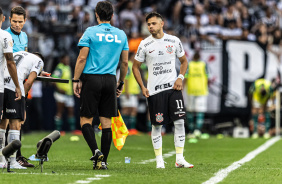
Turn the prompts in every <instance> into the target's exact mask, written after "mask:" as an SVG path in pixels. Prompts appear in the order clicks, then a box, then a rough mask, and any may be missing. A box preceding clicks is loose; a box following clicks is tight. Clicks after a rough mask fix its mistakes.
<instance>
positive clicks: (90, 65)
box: [78, 23, 129, 75]
mask: <svg viewBox="0 0 282 184" xmlns="http://www.w3.org/2000/svg"><path fill="white" fill-rule="evenodd" d="M78 46H79V47H89V54H88V56H87V60H86V64H85V67H84V70H83V73H84V74H111V75H116V69H117V65H118V63H119V58H120V54H121V52H122V51H123V50H129V48H128V42H127V37H126V34H125V33H124V31H122V30H120V29H118V28H116V27H113V26H111V25H110V24H107V23H104V24H99V25H97V26H92V27H89V28H87V29H86V31H85V32H84V34H83V35H82V37H81V39H80V41H79V43H78Z"/></svg>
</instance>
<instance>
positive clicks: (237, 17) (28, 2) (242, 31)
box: [0, 0, 282, 133]
mask: <svg viewBox="0 0 282 184" xmlns="http://www.w3.org/2000/svg"><path fill="white" fill-rule="evenodd" d="M98 2H99V0H11V1H0V6H1V7H2V9H3V10H4V15H5V16H6V17H9V14H10V10H11V8H12V7H14V6H22V7H24V8H25V9H26V11H27V14H28V16H27V22H26V24H25V26H24V29H23V31H24V32H26V33H27V34H28V38H29V46H28V50H29V51H30V52H34V51H39V52H41V53H42V54H43V56H44V57H45V60H46V61H45V67H44V70H45V71H47V72H51V73H53V72H54V71H55V68H56V66H57V65H58V63H59V62H64V63H66V65H69V66H70V68H71V71H73V69H74V66H75V62H76V58H77V55H78V53H79V49H78V47H77V43H78V40H79V39H80V37H81V36H82V34H83V32H84V31H85V30H86V29H87V27H89V26H93V25H97V21H96V20H95V16H94V14H95V12H94V9H95V6H96V4H97V3H98ZM110 2H111V3H112V4H113V5H114V17H113V20H112V25H114V26H116V27H118V28H120V29H122V30H124V31H125V33H126V34H127V37H128V41H129V48H130V50H129V51H130V57H129V59H130V60H131V61H132V57H133V56H134V54H135V53H136V51H137V48H138V45H139V43H140V42H141V40H142V39H144V38H145V37H147V36H149V35H150V33H149V32H148V29H147V25H146V21H145V15H146V13H148V12H152V11H157V12H159V13H160V14H161V15H162V16H163V17H164V19H165V24H164V25H165V26H164V31H165V32H166V33H169V34H172V35H176V36H178V37H179V38H180V39H181V41H182V43H183V47H184V50H185V51H186V55H187V57H188V58H189V57H190V58H191V56H190V50H201V47H203V45H202V44H210V45H213V46H217V45H218V46H221V43H222V42H221V40H230V39H232V40H249V41H253V42H257V43H258V44H259V45H260V46H262V47H263V48H265V49H268V50H269V51H270V52H272V53H274V54H275V55H276V56H277V57H278V58H279V60H280V57H281V53H282V52H280V51H281V48H282V47H281V28H282V1H279V0H110ZM7 27H9V21H5V22H4V24H3V26H2V29H6V28H7ZM66 56H67V57H66ZM62 60H63V61H62ZM144 71H145V69H144ZM144 80H146V73H144ZM132 85H133V84H132ZM134 89H135V87H134ZM54 91H58V90H57V88H56V87H54V85H52V84H49V83H43V84H42V83H41V82H37V83H35V84H34V86H33V88H32V91H31V93H30V103H29V110H28V113H29V116H28V123H27V125H26V128H24V129H25V130H43V129H44V130H48V129H54V127H55V123H56V122H55V121H56V118H58V116H59V115H58V113H57V111H58V106H56V105H55V104H56V102H55V99H54V97H53V93H54ZM128 93H129V92H128V91H127V92H126V94H125V95H129V94H128ZM130 93H132V94H134V95H136V96H138V102H139V105H138V106H137V107H136V108H135V109H133V110H132V109H131V110H130V109H129V110H127V109H126V110H125V111H124V113H125V115H126V116H128V119H130V117H131V116H132V117H135V118H136V120H135V121H136V122H137V123H136V125H133V128H134V129H135V128H136V129H138V130H139V131H143V132H147V131H150V128H149V126H148V123H147V122H148V119H147V107H146V100H145V99H144V97H143V96H142V94H140V91H138V90H137V91H136V90H135V91H132V92H130ZM78 104H79V103H78V99H75V104H74V106H73V109H68V110H69V111H68V113H65V115H64V112H61V115H60V116H61V119H62V120H65V121H67V119H69V118H73V117H76V127H75V128H72V129H78V127H79V118H78V117H79V114H78V113H79V107H78ZM121 109H122V106H121ZM64 116H65V118H64ZM125 118H127V117H125ZM72 121H74V120H72ZM140 122H141V123H140ZM70 127H71V126H68V125H63V127H62V130H70ZM133 133H134V132H133Z"/></svg>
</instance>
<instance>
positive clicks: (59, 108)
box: [55, 101, 65, 131]
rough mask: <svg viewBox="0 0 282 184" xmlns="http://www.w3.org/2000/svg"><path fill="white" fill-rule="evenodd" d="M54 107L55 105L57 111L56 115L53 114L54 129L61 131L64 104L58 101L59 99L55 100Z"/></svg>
mask: <svg viewBox="0 0 282 184" xmlns="http://www.w3.org/2000/svg"><path fill="white" fill-rule="evenodd" d="M56 107H57V113H56V116H55V129H56V130H59V131H61V130H62V126H63V119H62V115H63V112H64V107H65V104H64V103H62V102H60V101H57V102H56Z"/></svg>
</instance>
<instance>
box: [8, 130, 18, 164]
mask: <svg viewBox="0 0 282 184" xmlns="http://www.w3.org/2000/svg"><path fill="white" fill-rule="evenodd" d="M13 140H20V131H19V130H9V133H8V144H10V143H11V142H13ZM16 155H17V152H15V153H14V154H13V155H11V156H10V158H11V164H13V163H15V162H16Z"/></svg>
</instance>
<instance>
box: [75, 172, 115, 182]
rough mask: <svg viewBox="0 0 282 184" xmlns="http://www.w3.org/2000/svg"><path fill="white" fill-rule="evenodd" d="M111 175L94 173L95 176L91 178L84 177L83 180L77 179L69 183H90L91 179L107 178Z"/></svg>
mask: <svg viewBox="0 0 282 184" xmlns="http://www.w3.org/2000/svg"><path fill="white" fill-rule="evenodd" d="M110 176H111V175H108V174H96V175H95V177H93V178H86V179H85V180H77V181H75V182H74V183H71V184H81V183H82V184H84V183H86V184H87V183H91V182H92V181H97V180H101V179H102V178H107V177H110Z"/></svg>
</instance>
